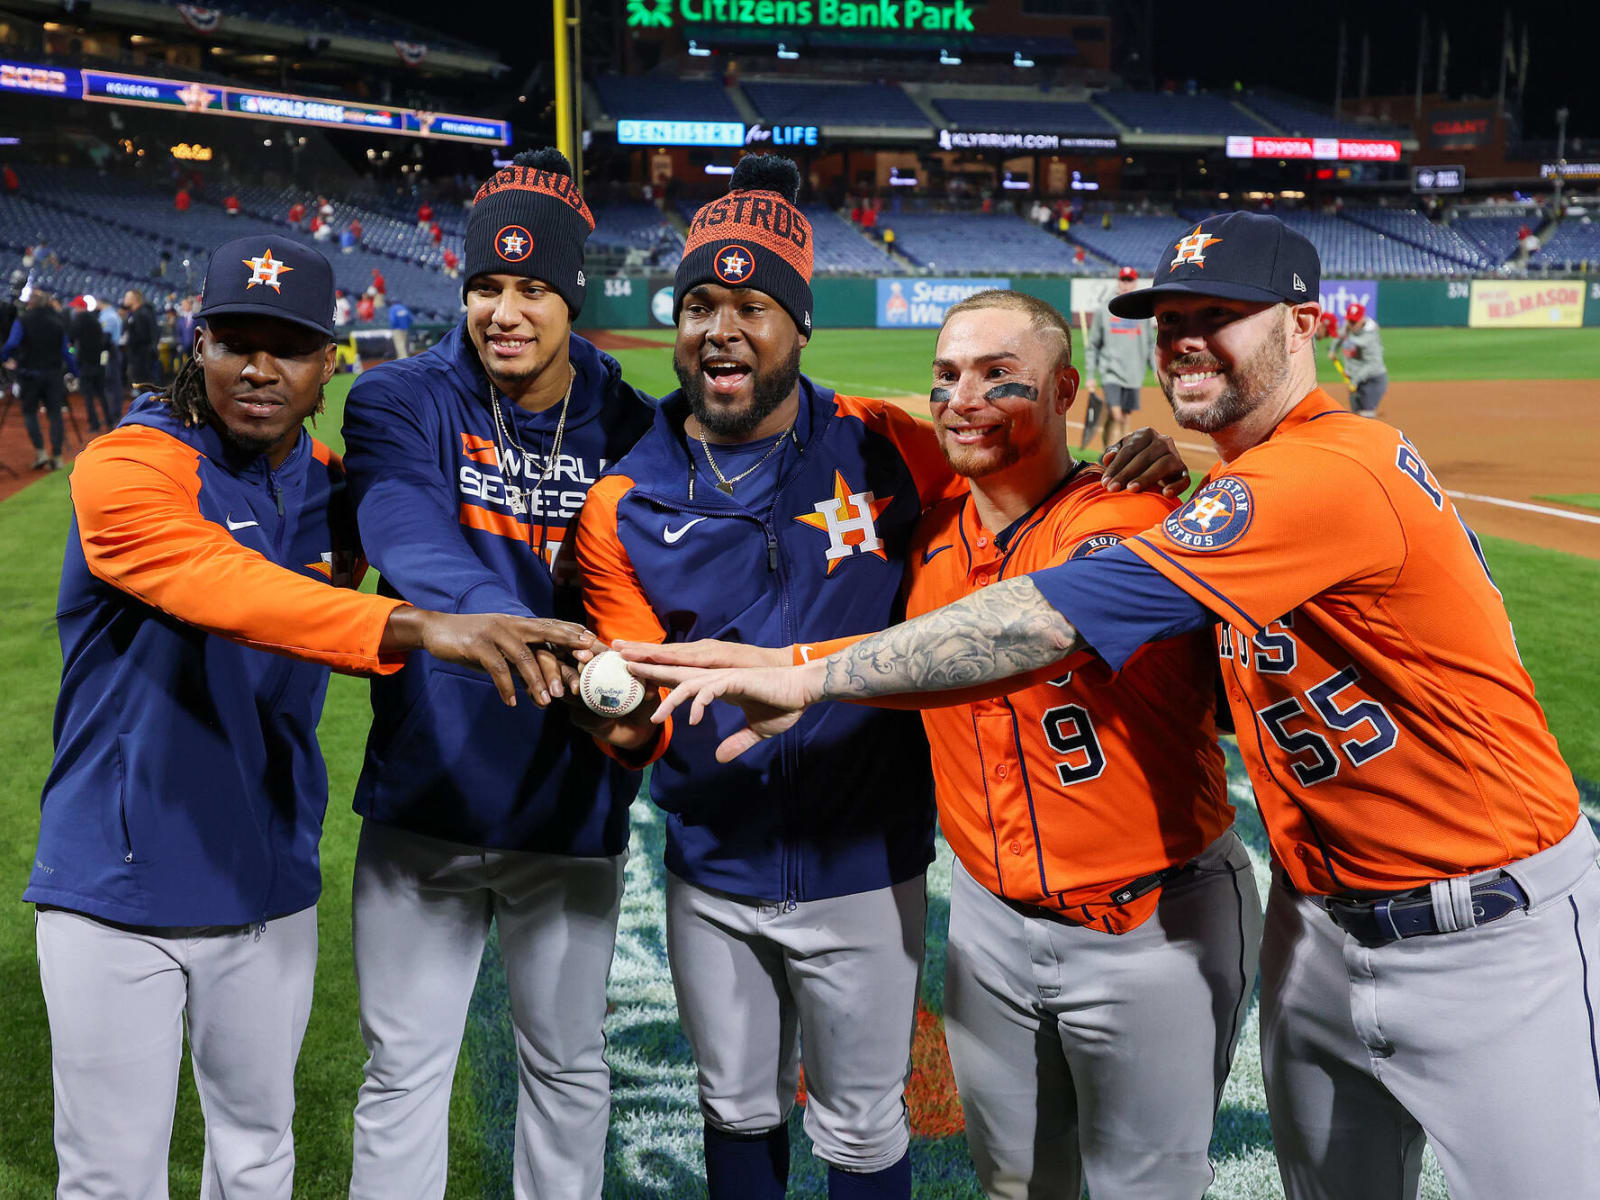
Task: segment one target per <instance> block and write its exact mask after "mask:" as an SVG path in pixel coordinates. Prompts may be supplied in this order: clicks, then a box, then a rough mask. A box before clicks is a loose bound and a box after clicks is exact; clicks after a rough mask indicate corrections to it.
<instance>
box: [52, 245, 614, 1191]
mask: <svg viewBox="0 0 1600 1200" xmlns="http://www.w3.org/2000/svg"><path fill="white" fill-rule="evenodd" d="M332 310H333V274H332V270H331V268H330V267H329V266H328V263H327V261H326V260H325V259H323V258H322V257H321V255H319V254H317V253H316V252H315V251H312V250H309V249H307V248H306V247H304V246H301V245H300V244H299V243H297V242H294V241H291V240H289V239H287V238H278V237H273V236H270V235H264V234H263V235H258V236H254V237H249V238H244V239H241V240H239V241H234V242H230V243H228V244H226V245H223V246H221V247H219V248H218V249H217V251H216V253H215V254H213V255H212V258H211V263H210V266H209V268H208V270H207V273H206V282H205V292H204V306H203V308H202V313H203V315H204V316H205V317H206V319H207V321H208V327H207V328H206V329H205V330H204V331H203V332H202V333H201V334H200V337H199V339H198V341H197V344H196V349H195V354H194V355H193V356H192V357H190V358H188V359H186V360H185V361H184V363H183V364H182V369H181V371H180V372H179V375H178V377H177V379H176V380H174V382H173V385H172V387H171V388H170V389H168V390H167V391H165V392H158V393H154V394H150V395H147V396H145V397H143V398H142V400H141V402H140V404H139V405H138V406H136V408H135V409H134V411H133V412H132V413H130V414H129V416H128V417H127V418H126V420H125V421H124V422H123V423H122V425H120V426H119V427H118V428H117V429H116V430H114V431H112V432H111V433H108V434H106V435H104V436H103V437H100V438H98V439H96V440H95V442H94V443H93V444H92V445H91V446H89V448H88V449H86V450H85V451H84V452H83V453H82V454H81V455H79V456H78V459H77V462H76V464H75V469H74V470H73V473H72V504H73V520H72V528H71V533H70V535H69V537H68V541H67V557H66V563H65V565H64V567H63V568H62V575H61V598H60V603H59V605H58V612H59V613H60V616H59V617H58V618H57V624H58V627H59V630H60V635H61V649H62V658H63V660H64V661H63V667H62V676H61V695H60V699H59V701H58V703H57V707H56V721H55V743H56V745H55V763H54V766H53V767H52V768H51V771H50V776H49V778H48V779H47V780H46V782H45V785H44V796H43V802H42V809H41V813H40V828H39V843H38V849H37V851H36V852H35V855H34V865H33V870H32V874H31V876H30V877H29V881H28V888H27V891H26V892H25V893H24V898H25V899H27V900H29V901H32V902H33V903H35V904H37V905H38V906H39V909H38V921H37V940H38V957H39V978H40V982H41V983H42V985H43V988H44V997H45V1005H46V1008H47V1009H48V1012H49V1019H50V1049H51V1059H52V1066H53V1074H54V1080H55V1114H56V1116H55V1146H56V1154H57V1158H58V1159H59V1163H60V1182H59V1185H58V1192H57V1194H58V1195H61V1196H85V1195H96V1196H99V1195H109V1194H113V1193H115V1194H117V1195H129V1196H156V1195H163V1196H164V1195H165V1194H166V1190H167V1143H168V1140H169V1137H170V1134H171V1130H172V1119H173V1105H174V1100H175V1097H176V1095H177V1086H178V1067H179V1059H180V1056H181V1053H182V1050H183V1043H184V1039H185V1035H187V1038H188V1042H189V1046H190V1050H191V1052H192V1054H193V1060H194V1077H195V1085H196V1087H197V1089H198V1090H199V1093H200V1099H201V1103H202V1105H203V1107H204V1110H205V1121H206V1154H205V1166H204V1168H203V1171H204V1175H205V1181H204V1183H203V1185H202V1187H203V1190H204V1191H205V1192H206V1194H208V1195H217V1196H229V1197H239V1196H244V1197H274V1198H282V1200H288V1197H289V1196H290V1193H291V1189H292V1184H293V1179H292V1176H293V1170H294V1142H293V1136H292V1133H291V1128H290V1120H291V1117H292V1116H293V1114H294V1067H295V1059H296V1056H297V1055H298V1053H299V1049H300V1040H301V1037H302V1035H303V1034H304V1032H305V1026H306V1018H307V1015H308V1014H309V1012H310V1008H311V987H312V976H313V974H314V972H315V967H316V956H317V914H316V902H317V896H318V893H319V891H320V888H321V874H320V871H319V867H318V862H317V841H318V838H319V837H320V835H321V831H322V816H323V811H324V809H325V808H326V806H327V788H328V784H327V774H326V770H325V768H324V766H323V760H322V752H321V749H320V748H319V747H318V745H317V734H316V729H317V720H318V718H319V716H320V715H321V711H322V700H323V695H324V693H325V691H326V689H327V682H328V671H329V669H330V668H332V669H335V670H340V671H347V672H357V673H381V672H386V671H393V670H395V669H396V668H397V667H398V666H399V665H400V664H401V662H402V661H403V659H404V658H405V656H406V654H407V653H408V652H410V651H418V650H426V651H427V653H428V654H429V655H430V656H432V658H431V660H436V661H449V662H453V663H456V664H458V666H460V667H477V668H480V669H486V670H489V671H490V672H491V673H492V674H493V675H494V677H495V679H496V682H497V684H498V686H499V688H500V690H501V693H502V696H503V698H504V700H505V702H506V703H508V704H509V703H512V702H513V701H514V700H515V699H516V696H515V693H514V691H513V690H512V679H513V672H515V673H516V674H518V675H520V676H521V677H522V679H523V680H524V682H525V683H526V685H527V686H528V688H529V690H530V691H531V692H533V693H534V696H535V698H537V697H538V696H539V695H541V694H543V695H548V691H549V688H550V686H551V681H553V680H555V679H557V678H559V672H558V671H557V669H556V664H555V662H554V661H553V660H551V659H549V658H548V656H544V661H542V662H541V661H537V660H536V656H535V654H534V653H533V652H532V651H531V650H530V648H529V643H531V642H544V641H556V642H558V643H560V644H561V645H564V646H566V647H568V648H579V647H583V646H586V645H590V644H592V639H591V638H590V637H589V635H588V634H587V633H585V632H584V631H583V630H581V629H580V628H578V627H577V626H572V625H567V624H564V623H562V622H554V621H534V620H528V619H526V618H522V617H503V616H492V615H485V616H475V617H460V616H449V615H445V614H441V613H437V612H427V611H423V610H422V609H418V608H412V607H409V606H407V605H405V604H403V603H402V602H400V601H397V600H392V599H384V598H382V597H377V596H368V595H363V594H361V593H359V592H356V591H354V590H350V589H353V587H354V585H355V583H356V582H357V580H358V578H359V575H360V573H361V571H362V569H363V566H362V564H361V561H360V557H359V549H358V547H357V543H356V540H355V528H354V521H353V519H352V518H351V515H350V512H349V509H348V504H347V502H346V500H345V496H344V493H343V491H342V488H343V471H342V469H341V467H340V465H339V460H338V459H337V458H336V457H334V456H333V455H332V454H331V453H330V452H329V450H328V448H327V447H326V446H324V445H322V444H321V443H320V442H317V441H316V440H315V439H313V438H312V437H311V436H310V435H308V434H306V433H304V432H303V430H302V429H301V424H302V422H303V421H304V420H305V418H306V417H307V416H309V415H311V413H312V412H313V411H315V410H316V409H317V408H318V407H319V406H320V401H321V391H322V385H323V384H324V383H325V382H326V381H327V379H328V377H329V375H330V374H331V372H332V368H333V351H332V346H331V344H330V341H329V338H330V335H331V331H332V327H331V324H330V320H329V318H330V316H331V313H332ZM491 686H493V685H491ZM524 699H527V697H524ZM523 707H529V708H531V707H533V705H532V704H527V705H519V706H518V708H519V710H520V709H521V708H523Z"/></svg>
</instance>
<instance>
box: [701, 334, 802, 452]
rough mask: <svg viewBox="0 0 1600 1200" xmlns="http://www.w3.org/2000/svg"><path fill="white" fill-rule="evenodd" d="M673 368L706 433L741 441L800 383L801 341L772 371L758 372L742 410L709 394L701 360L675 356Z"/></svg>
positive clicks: (727, 439)
mask: <svg viewBox="0 0 1600 1200" xmlns="http://www.w3.org/2000/svg"><path fill="white" fill-rule="evenodd" d="M672 369H673V371H674V372H676V373H677V376H678V384H679V386H680V387H682V388H683V394H684V396H685V398H687V399H688V401H689V410H690V411H691V412H693V413H694V419H695V420H696V421H698V422H700V428H701V429H702V430H704V431H705V433H706V434H707V436H709V437H714V438H717V439H719V440H721V441H729V442H742V441H744V440H745V439H747V438H748V437H749V436H750V435H751V434H753V433H754V432H755V431H756V430H757V429H758V428H760V426H761V422H763V421H765V420H766V419H767V418H768V417H770V416H771V415H772V414H773V413H775V412H777V411H778V406H779V405H781V404H782V403H783V402H784V401H785V400H787V399H788V398H789V393H791V392H793V391H794V389H795V385H796V384H797V383H799V382H800V344H799V342H798V341H797V342H796V343H795V345H794V348H793V349H792V350H791V351H790V352H789V357H788V358H787V359H785V360H784V361H783V362H781V363H779V364H778V365H777V366H775V367H773V368H772V369H771V370H770V371H756V372H754V374H753V376H752V378H753V380H754V383H753V387H752V393H751V396H750V403H749V404H748V405H746V406H745V407H744V408H742V409H734V408H727V407H722V406H719V405H716V404H714V403H713V402H712V401H711V400H710V399H709V398H708V397H707V395H706V380H705V376H704V375H703V374H701V372H700V360H699V359H698V358H697V359H695V360H694V361H693V362H690V363H685V362H684V361H683V359H681V358H680V357H678V356H677V355H673V358H672Z"/></svg>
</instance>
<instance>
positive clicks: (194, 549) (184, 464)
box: [72, 426, 405, 674]
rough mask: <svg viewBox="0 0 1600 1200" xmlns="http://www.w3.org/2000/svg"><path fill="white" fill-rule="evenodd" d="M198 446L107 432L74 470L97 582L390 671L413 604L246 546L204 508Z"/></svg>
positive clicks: (201, 622)
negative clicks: (395, 632) (400, 613)
mask: <svg viewBox="0 0 1600 1200" xmlns="http://www.w3.org/2000/svg"><path fill="white" fill-rule="evenodd" d="M196 457H197V452H196V451H194V450H191V449H190V448H189V447H187V446H185V445H184V444H183V443H182V442H179V441H177V440H176V439H174V438H171V437H169V436H167V435H166V434H164V433H161V432H160V431H159V430H154V429H147V428H143V427H140V426H128V427H125V428H122V429H118V430H116V431H115V432H113V433H110V434H107V435H106V436H104V437H102V438H99V439H97V440H96V441H95V442H94V443H93V444H92V445H91V446H90V447H89V448H88V449H87V450H85V451H84V452H83V453H82V454H80V455H79V456H78V460H77V462H76V464H75V465H74V467H73V471H72V507H73V511H74V512H75V513H76V515H77V518H78V534H79V538H80V540H81V542H82V546H83V556H84V560H85V561H86V562H87V564H88V567H89V570H90V571H91V572H92V573H93V574H94V575H95V577H96V578H98V579H101V580H104V581H105V582H106V583H108V584H110V585H111V586H113V587H115V588H119V589H121V590H122V591H124V592H127V593H128V594H129V595H130V596H133V597H134V598H135V599H138V600H141V601H143V602H144V603H145V604H148V605H150V606H151V607H152V608H157V609H160V610H161V611H162V612H164V613H167V614H168V615H170V616H173V617H176V618H177V619H178V620H180V621H183V622H185V623H186V624H189V625H193V626H195V627H196V628H199V629H203V630H205V631H206V632H207V633H213V634H216V635H217V636H218V637H223V638H227V639H228V640H229V641H232V642H238V643H240V644H241V645H245V646H251V647H254V648H255V649H258V650H270V651H272V652H273V653H276V654H284V655H287V656H289V657H290V658H298V659H303V660H305V661H307V662H316V663H321V664H323V665H324V666H328V667H332V668H334V669H335V670H339V671H345V672H351V673H364V674H388V673H390V672H392V671H397V670H399V669H400V667H401V666H402V665H403V663H404V661H405V660H404V656H398V655H390V656H385V655H380V654H379V649H378V648H379V644H380V643H381V641H382V639H383V631H384V627H385V626H386V625H387V623H388V620H389V614H390V613H391V612H393V611H394V610H395V609H396V608H399V607H401V606H402V605H403V604H404V601H400V600H392V599H388V598H386V597H383V596H371V595H364V594H362V593H360V592H355V591H350V590H348V589H344V588H336V587H330V586H329V585H327V584H325V583H318V582H317V581H315V580H313V579H309V578H307V577H306V576H304V575H300V574H297V573H296V572H294V571H291V570H289V569H288V568H286V567H282V566H279V565H278V564H277V563H274V562H272V561H270V560H269V559H267V558H266V557H264V556H263V555H261V554H259V553H258V552H256V551H254V550H251V549H250V548H249V547H246V546H241V545H240V544H239V543H238V542H236V541H235V540H234V539H233V538H231V537H229V536H228V534H227V532H226V531H224V530H223V529H222V527H221V526H219V525H217V524H216V523H215V522H214V521H210V520H208V519H206V518H205V517H204V516H202V515H201V513H200V506H199V495H200V477H199V475H198V473H197V472H196V470H195V459H196Z"/></svg>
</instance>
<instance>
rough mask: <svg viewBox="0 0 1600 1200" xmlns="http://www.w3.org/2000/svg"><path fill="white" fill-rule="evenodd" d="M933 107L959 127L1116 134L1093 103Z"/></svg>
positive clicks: (939, 103)
mask: <svg viewBox="0 0 1600 1200" xmlns="http://www.w3.org/2000/svg"><path fill="white" fill-rule="evenodd" d="M933 106H934V107H935V108H936V109H938V110H939V112H940V113H941V114H942V115H943V116H944V118H945V120H947V121H949V122H950V123H951V125H953V126H955V127H956V128H958V129H999V130H1013V129H1026V130H1031V131H1035V132H1038V133H1089V134H1094V133H1103V134H1107V135H1111V134H1115V133H1116V131H1117V130H1116V126H1114V125H1112V124H1111V122H1110V121H1108V120H1106V119H1105V117H1103V116H1102V115H1101V114H1100V113H1098V112H1097V111H1095V108H1094V106H1093V105H1092V104H1081V103H1075V102H1070V101H1061V102H1055V101H1050V100H961V99H953V98H943V99H936V100H934V101H933Z"/></svg>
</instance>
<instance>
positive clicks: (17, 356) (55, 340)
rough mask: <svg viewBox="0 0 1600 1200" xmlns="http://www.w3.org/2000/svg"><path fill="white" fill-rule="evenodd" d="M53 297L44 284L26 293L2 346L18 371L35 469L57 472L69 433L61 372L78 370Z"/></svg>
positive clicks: (3, 355)
mask: <svg viewBox="0 0 1600 1200" xmlns="http://www.w3.org/2000/svg"><path fill="white" fill-rule="evenodd" d="M52 299H53V298H52V297H51V295H50V293H49V292H47V291H45V290H44V289H43V288H34V289H33V294H32V295H30V296H29V297H28V307H27V308H26V309H25V310H24V311H23V314H22V315H21V316H20V317H18V318H17V319H16V321H14V322H13V323H12V325H11V333H10V334H9V335H8V336H7V338H6V342H5V347H4V349H0V360H3V361H4V362H5V367H6V370H8V371H15V372H16V375H17V396H18V398H19V400H20V402H21V404H22V421H23V424H25V425H26V426H27V427H28V441H30V442H32V443H33V455H34V458H33V466H34V469H35V470H39V471H59V470H60V469H61V468H62V467H64V466H65V465H66V464H65V463H64V462H62V461H61V442H62V438H63V437H64V436H65V430H64V429H63V428H62V424H61V406H62V405H63V404H64V403H65V402H66V399H67V389H66V385H65V380H64V379H63V378H62V377H63V375H64V374H65V373H66V372H69V371H70V372H71V373H72V374H74V375H76V374H77V373H78V364H77V363H76V362H75V361H74V360H73V357H72V347H71V346H70V345H68V343H67V324H66V322H65V321H63V320H62V319H61V314H60V313H59V312H57V311H56V308H55V305H54V304H53V303H51V301H52ZM41 406H42V407H43V408H44V411H45V417H46V418H47V419H48V420H49V422H50V452H49V453H48V454H46V453H45V448H44V437H43V435H42V434H41V433H40V431H39V409H40V407H41Z"/></svg>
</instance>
